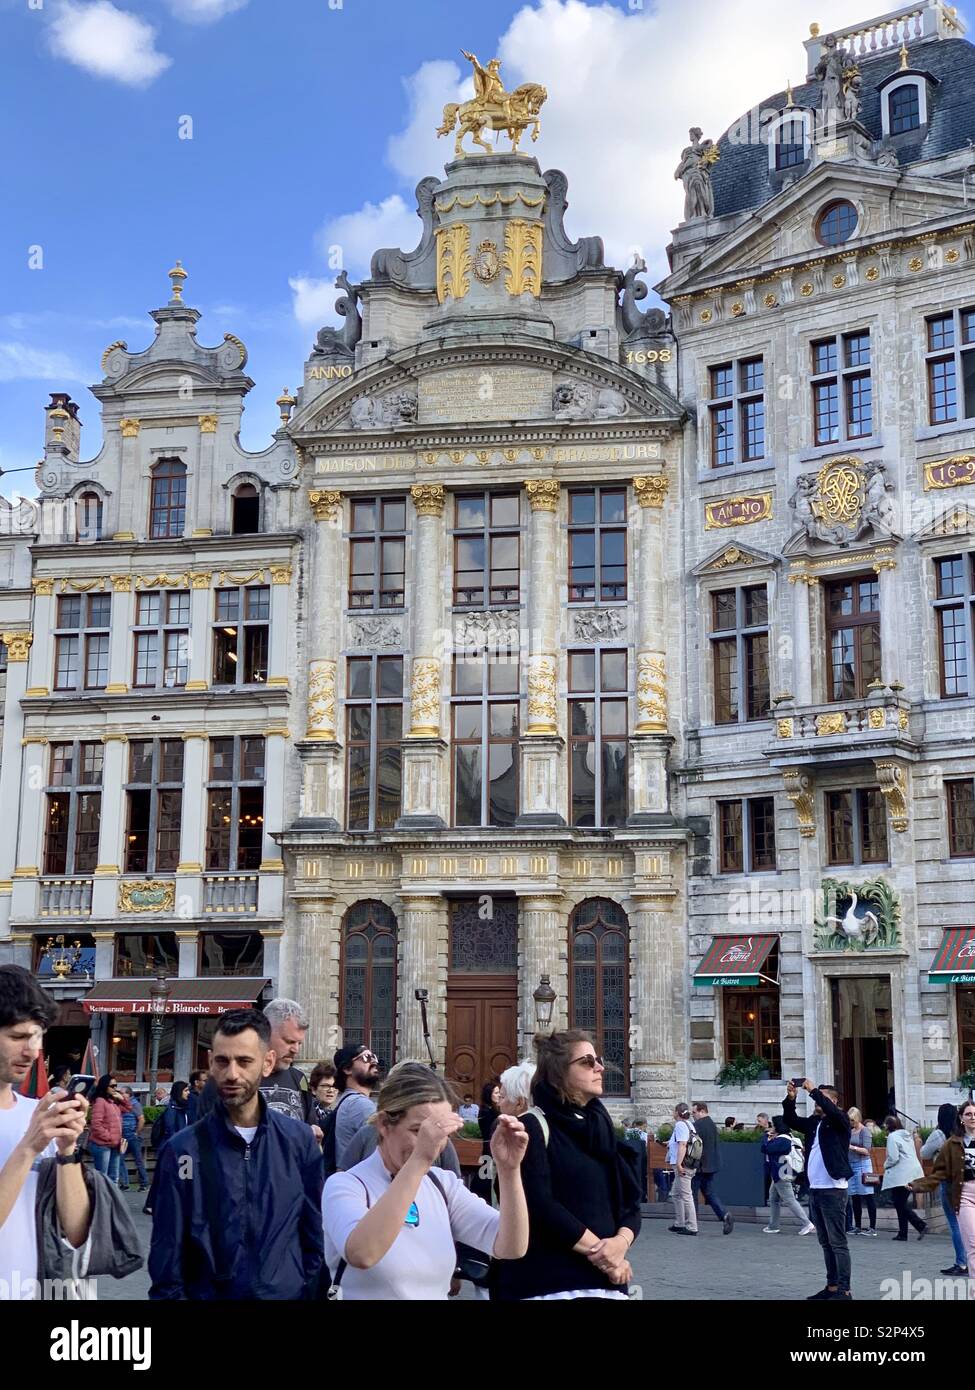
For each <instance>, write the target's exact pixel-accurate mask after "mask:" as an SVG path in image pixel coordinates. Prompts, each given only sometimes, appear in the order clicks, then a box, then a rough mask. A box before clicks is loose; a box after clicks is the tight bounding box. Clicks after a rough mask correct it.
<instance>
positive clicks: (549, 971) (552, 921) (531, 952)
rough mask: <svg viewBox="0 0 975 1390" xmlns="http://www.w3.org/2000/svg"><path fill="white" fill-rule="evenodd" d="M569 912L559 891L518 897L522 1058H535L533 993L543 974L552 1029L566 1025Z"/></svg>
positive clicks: (535, 1025) (519, 1009)
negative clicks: (551, 996)
mask: <svg viewBox="0 0 975 1390" xmlns="http://www.w3.org/2000/svg"><path fill="white" fill-rule="evenodd" d="M567 932H568V913H567V911H566V909H565V907H564V905H563V901H562V895H561V893H550V894H544V895H540V896H526V897H523V898H519V899H518V962H519V969H518V1015H519V1033H520V1040H521V1052H520V1054H519V1056H520V1057H521V1058H524V1057H527V1058H532V1057H534V1055H535V1054H534V1051H533V1047H532V1040H533V1038H534V1037H535V1033H536V1031H537V1024H536V1020H535V1000H534V998H533V994H534V991H535V988H536V986H537V985H538V982H539V980H540V979H541V977H542V975H547V976H548V977H549V982H550V983H551V986H552V988H553V989H554V990H555V994H556V1000H555V1008H554V1010H553V1012H552V1028H553V1029H560V1028H565V1027H567V1026H568V1006H569V975H568V968H567V960H568V945H567Z"/></svg>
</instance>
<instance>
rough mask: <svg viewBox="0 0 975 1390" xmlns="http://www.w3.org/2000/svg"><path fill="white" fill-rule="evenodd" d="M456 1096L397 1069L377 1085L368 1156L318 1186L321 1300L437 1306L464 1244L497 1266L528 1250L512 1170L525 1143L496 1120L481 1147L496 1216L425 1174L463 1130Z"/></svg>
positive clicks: (438, 1176) (517, 1177) (441, 1084)
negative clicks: (326, 1296)
mask: <svg viewBox="0 0 975 1390" xmlns="http://www.w3.org/2000/svg"><path fill="white" fill-rule="evenodd" d="M455 1104H456V1096H455V1095H454V1092H453V1089H452V1087H451V1086H450V1084H449V1082H447V1081H445V1080H444V1078H443V1077H442V1076H440V1074H439V1073H438V1072H434V1071H430V1070H429V1069H425V1074H424V1073H422V1072H420V1071H419V1070H418V1069H417V1068H415V1067H402V1068H400V1069H399V1070H397V1071H396V1073H395V1074H391V1075H390V1077H389V1078H388V1080H387V1081H386V1082H385V1084H384V1085H383V1088H382V1090H381V1091H380V1093H379V1097H378V1101H377V1109H376V1112H375V1114H374V1115H373V1116H372V1117H371V1118H370V1121H369V1123H370V1124H372V1125H375V1127H376V1130H377V1131H378V1135H379V1142H378V1145H377V1147H376V1151H375V1153H373V1154H371V1155H370V1156H369V1158H366V1159H363V1161H362V1162H361V1163H357V1164H356V1165H355V1167H353V1168H350V1169H349V1170H348V1171H347V1172H344V1173H335V1174H333V1176H332V1177H330V1178H329V1179H328V1181H327V1182H326V1184H325V1191H324V1193H323V1194H322V1213H323V1219H324V1226H325V1261H326V1263H327V1265H328V1267H329V1269H330V1271H331V1274H332V1289H331V1296H332V1297H333V1298H335V1297H340V1298H342V1299H343V1300H345V1299H355V1300H360V1299H369V1300H390V1299H395V1300H399V1299H410V1300H413V1299H435V1300H438V1301H439V1300H442V1299H446V1298H447V1297H448V1295H449V1292H450V1285H451V1280H452V1278H453V1274H454V1269H455V1267H456V1254H455V1245H457V1244H464V1245H468V1246H471V1247H472V1248H473V1249H474V1250H476V1251H479V1252H481V1253H482V1254H483V1255H485V1256H493V1258H494V1259H496V1260H498V1261H499V1262H501V1264H502V1267H503V1264H504V1262H506V1261H511V1260H515V1261H517V1260H519V1259H520V1258H521V1256H522V1255H523V1254H524V1253H525V1250H526V1249H527V1248H528V1210H527V1207H526V1205H525V1194H524V1191H523V1189H522V1185H521V1173H520V1169H521V1161H522V1158H523V1156H524V1153H525V1148H526V1145H527V1142H528V1137H527V1135H526V1133H525V1128H524V1125H522V1123H521V1121H520V1120H516V1119H514V1118H513V1117H512V1116H508V1115H505V1116H503V1117H502V1118H501V1119H500V1120H499V1121H498V1123H497V1125H496V1126H495V1129H494V1134H493V1137H492V1139H491V1157H492V1158H493V1160H494V1165H495V1168H496V1170H497V1174H498V1183H499V1188H500V1193H501V1200H500V1206H499V1208H498V1210H497V1211H496V1210H495V1209H494V1208H493V1207H491V1206H490V1205H489V1204H488V1203H487V1202H485V1201H483V1200H482V1199H481V1198H480V1197H477V1196H475V1195H474V1193H472V1192H470V1191H469V1190H468V1189H467V1188H466V1187H465V1186H464V1184H463V1182H462V1181H461V1179H460V1178H458V1177H457V1176H455V1174H453V1173H450V1172H446V1171H436V1172H434V1171H432V1169H433V1165H434V1164H435V1163H436V1161H437V1159H438V1157H439V1156H440V1154H441V1152H442V1150H443V1149H444V1147H445V1146H446V1145H447V1144H448V1143H449V1142H450V1136H451V1135H452V1134H454V1133H455V1132H456V1131H457V1130H459V1129H460V1128H461V1127H462V1126H463V1121H462V1120H461V1118H460V1116H459V1115H457V1114H456V1113H455V1110H454V1107H455Z"/></svg>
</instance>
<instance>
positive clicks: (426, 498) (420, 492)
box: [410, 483, 447, 517]
mask: <svg viewBox="0 0 975 1390" xmlns="http://www.w3.org/2000/svg"><path fill="white" fill-rule="evenodd" d="M410 496H411V497H412V498H413V505H414V507H415V508H416V512H417V516H438V517H439V516H443V509H444V503H445V502H446V500H447V496H446V493H445V492H444V488H443V484H442V483H416V484H414V486H413V487H411V488H410Z"/></svg>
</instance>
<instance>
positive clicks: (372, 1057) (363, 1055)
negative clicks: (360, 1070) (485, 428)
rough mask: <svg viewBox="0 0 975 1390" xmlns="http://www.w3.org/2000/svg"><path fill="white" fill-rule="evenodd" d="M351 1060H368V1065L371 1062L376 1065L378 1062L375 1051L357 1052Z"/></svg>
mask: <svg viewBox="0 0 975 1390" xmlns="http://www.w3.org/2000/svg"><path fill="white" fill-rule="evenodd" d="M352 1060H353V1062H368V1063H369V1064H370V1065H372V1063H373V1062H375V1063H376V1064H377V1065H378V1064H379V1058H378V1057H377V1056H376V1054H375V1052H357V1053H356V1055H355V1056H354V1057H353V1058H352Z"/></svg>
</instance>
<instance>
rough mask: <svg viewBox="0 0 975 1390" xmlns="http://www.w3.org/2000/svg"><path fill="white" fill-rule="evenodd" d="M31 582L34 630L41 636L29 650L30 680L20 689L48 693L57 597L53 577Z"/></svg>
mask: <svg viewBox="0 0 975 1390" xmlns="http://www.w3.org/2000/svg"><path fill="white" fill-rule="evenodd" d="M33 584H34V631H35V632H39V633H40V634H41V637H40V639H39V641H38V643H37V645H36V646H35V647H34V648H33V650H32V651H31V652H30V680H29V681H28V682H27V688H26V690H23V691H21V694H23V695H50V693H51V687H52V686H53V684H54V676H53V673H52V667H53V664H54V641H53V639H52V637H51V633H52V632H53V631H54V628H55V621H54V619H55V606H56V604H57V599H56V598H55V596H54V580H53V579H35V580H34V581H33ZM25 675H26V671H25ZM8 679H9V677H8Z"/></svg>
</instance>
